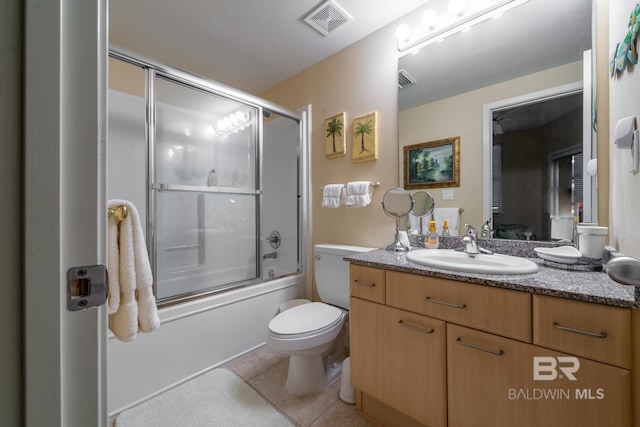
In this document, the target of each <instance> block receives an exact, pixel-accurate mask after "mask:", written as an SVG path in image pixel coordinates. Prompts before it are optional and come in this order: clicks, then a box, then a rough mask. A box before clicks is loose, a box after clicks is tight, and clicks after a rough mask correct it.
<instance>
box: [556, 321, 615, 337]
mask: <svg viewBox="0 0 640 427" xmlns="http://www.w3.org/2000/svg"><path fill="white" fill-rule="evenodd" d="M553 327H554V328H556V329H559V330H561V331H565V332H573V333H574V334H580V335H586V336H588V337H593V338H606V337H607V333H606V332H600V333H598V332H589V331H583V330H581V329H574V328H570V327H568V326H562V325H560V324H558V323H556V322H553Z"/></svg>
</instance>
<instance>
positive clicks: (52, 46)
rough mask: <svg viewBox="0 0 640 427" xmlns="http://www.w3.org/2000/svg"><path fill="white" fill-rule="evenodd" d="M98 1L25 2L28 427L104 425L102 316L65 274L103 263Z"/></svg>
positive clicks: (102, 13) (102, 41)
mask: <svg viewBox="0 0 640 427" xmlns="http://www.w3.org/2000/svg"><path fill="white" fill-rule="evenodd" d="M106 4H107V0H27V1H26V2H25V9H24V10H25V16H26V31H25V49H26V53H25V82H24V84H25V87H26V92H25V105H26V106H25V130H24V132H25V134H24V138H25V153H24V156H25V183H24V194H25V215H26V218H25V244H24V251H25V290H24V298H25V343H24V344H25V370H26V372H25V393H26V394H25V399H24V402H25V407H26V408H25V409H26V414H25V416H26V422H25V425H26V426H27V427H31V426H45V425H46V426H61V427H62V426H64V427H76V426H77V427H92V426H96V427H102V426H105V425H106V382H105V371H106V366H105V361H106V357H105V348H106V318H107V316H106V308H105V306H104V305H103V306H101V307H98V308H90V309H86V310H82V311H76V312H71V311H68V310H67V302H66V299H67V293H66V274H67V270H68V269H69V268H71V267H74V266H85V265H94V264H106V261H105V255H106V250H105V248H106V246H105V240H106V239H105V234H106V233H105V230H106V198H105V194H106V193H105V182H106V180H105V176H104V171H105V153H104V147H105V144H104V143H105V137H106V63H107V62H106V61H107V28H106V23H107V6H106Z"/></svg>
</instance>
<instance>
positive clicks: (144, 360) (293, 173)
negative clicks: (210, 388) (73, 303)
mask: <svg viewBox="0 0 640 427" xmlns="http://www.w3.org/2000/svg"><path fill="white" fill-rule="evenodd" d="M109 68H110V79H109V82H110V83H109V85H110V88H109V102H108V103H109V129H108V144H107V177H108V182H107V191H108V194H107V196H108V198H109V199H111V198H118V199H126V200H129V201H131V202H132V203H134V204H135V205H136V206H137V207H138V211H139V212H140V215H141V217H142V218H141V219H142V223H143V228H144V229H145V237H146V241H147V247H148V248H149V252H150V260H151V264H152V267H153V273H154V279H155V280H154V291H155V295H156V299H157V301H158V303H159V307H160V317H161V321H162V324H161V326H160V328H159V329H158V331H156V332H154V333H153V334H149V335H145V334H143V335H142V336H140V337H138V339H136V341H134V342H132V343H127V344H123V343H120V342H117V341H116V340H113V339H110V340H109V344H108V362H107V363H108V377H109V378H108V381H109V387H108V389H109V390H108V394H109V396H108V401H109V412H110V413H112V414H113V413H117V412H119V411H121V410H123V409H126V408H127V407H129V406H131V405H133V404H134V403H136V402H139V401H140V400H141V399H146V398H148V397H150V396H151V395H153V394H155V393H159V392H160V391H161V390H163V389H165V388H167V387H170V386H172V385H175V384H177V383H179V382H181V381H184V380H185V379H187V378H189V377H190V376H193V375H196V374H197V373H199V372H201V371H203V370H206V369H210V368H211V367H212V366H215V365H216V364H220V363H222V362H223V361H224V360H226V359H229V358H232V357H235V356H237V355H238V354H239V353H242V352H244V351H248V349H251V348H255V347H256V346H258V345H261V344H262V343H263V342H264V340H265V336H264V333H265V330H266V325H267V324H268V322H269V320H270V319H271V318H272V317H273V316H274V315H275V314H276V313H277V311H278V307H279V305H280V304H281V303H282V302H283V301H286V300H290V299H294V298H298V297H299V296H300V295H301V294H304V293H306V292H307V291H305V290H306V289H308V287H309V286H310V281H309V279H308V278H307V273H306V269H308V263H309V262H310V261H306V259H307V258H308V259H309V260H310V256H306V254H305V248H304V246H303V241H304V238H305V233H306V229H307V224H306V219H305V218H306V215H307V209H308V208H307V205H308V199H307V194H306V193H307V192H306V191H305V188H306V187H307V185H308V180H307V179H306V178H305V176H306V175H307V173H308V172H307V169H306V168H307V163H308V152H307V144H306V141H307V135H306V134H307V132H308V130H307V128H306V112H304V111H303V112H302V113H298V112H293V111H289V110H287V109H284V108H282V107H280V106H277V105H274V104H272V103H269V102H267V101H265V100H262V99H260V98H257V97H254V96H251V95H248V94H245V93H243V92H241V91H238V90H236V89H234V88H230V87H228V86H225V85H221V84H218V83H215V82H212V81H210V80H207V79H203V78H201V77H198V76H194V75H191V74H188V73H184V72H181V71H179V70H175V69H172V68H170V67H166V66H161V65H158V64H154V63H152V62H151V61H149V60H144V59H140V58H139V57H134V56H133V55H131V54H124V53H121V52H116V51H112V52H111V57H110V63H109ZM307 111H308V110H307ZM212 174H213V175H212ZM223 343H224V344H223ZM185 362H186V363H185Z"/></svg>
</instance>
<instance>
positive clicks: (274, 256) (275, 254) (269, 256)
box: [262, 251, 278, 259]
mask: <svg viewBox="0 0 640 427" xmlns="http://www.w3.org/2000/svg"><path fill="white" fill-rule="evenodd" d="M267 258H273V259H276V258H278V252H276V251H273V252H271V253H268V254H264V255H262V259H267Z"/></svg>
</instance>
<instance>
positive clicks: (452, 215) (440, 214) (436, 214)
mask: <svg viewBox="0 0 640 427" xmlns="http://www.w3.org/2000/svg"><path fill="white" fill-rule="evenodd" d="M445 219H446V220H448V221H449V235H451V236H459V235H460V231H459V230H460V208H435V209H434V210H433V220H434V221H435V222H436V230H437V231H438V234H442V226H443V224H444V220H445Z"/></svg>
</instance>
